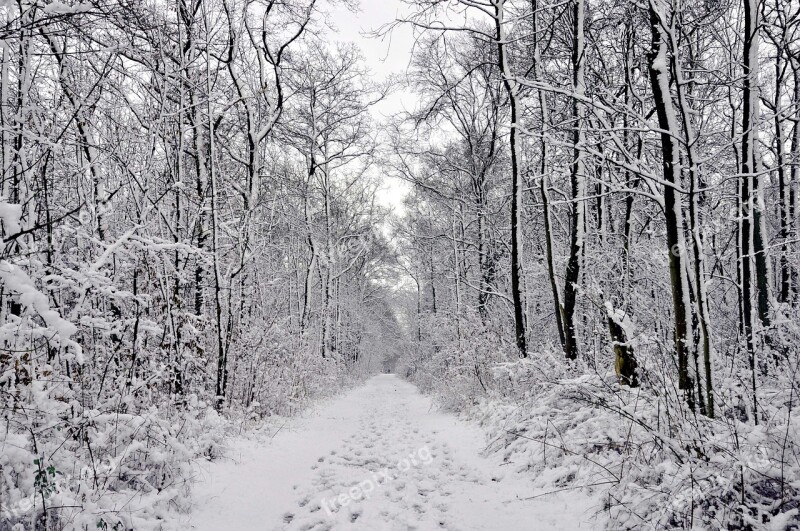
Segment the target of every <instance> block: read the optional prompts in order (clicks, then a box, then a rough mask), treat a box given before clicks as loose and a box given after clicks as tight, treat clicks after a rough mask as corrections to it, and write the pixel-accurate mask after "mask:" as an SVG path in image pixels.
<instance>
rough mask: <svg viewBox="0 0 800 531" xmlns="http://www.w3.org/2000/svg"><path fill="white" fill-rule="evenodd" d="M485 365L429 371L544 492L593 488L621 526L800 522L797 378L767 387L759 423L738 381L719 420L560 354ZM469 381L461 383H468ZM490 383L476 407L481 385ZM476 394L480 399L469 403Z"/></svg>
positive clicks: (494, 447) (429, 384)
mask: <svg viewBox="0 0 800 531" xmlns="http://www.w3.org/2000/svg"><path fill="white" fill-rule="evenodd" d="M531 358H534V359H536V361H535V362H534V361H529V360H530V358H529V359H528V360H521V361H517V362H512V363H495V364H494V365H493V366H492V370H491V371H490V372H489V373H487V374H484V375H483V378H482V379H483V383H476V382H477V378H474V377H473V378H470V377H469V373H470V372H472V373H474V367H469V369H465V370H464V374H463V375H462V378H461V379H460V380H459V379H451V381H452V382H454V384H453V385H450V386H438V385H436V384H435V382H433V381H431V380H432V379H431V377H430V376H429V375H428V376H417V375H415V379H418V380H420V381H421V382H422V384H423V385H424V386H425V387H426V388H427V389H428V390H429V391H433V390H436V394H437V396H438V398H439V401H440V403H441V404H442V405H443V406H444V407H447V408H450V409H458V410H461V411H462V412H463V414H464V415H466V416H467V417H469V418H470V419H472V420H473V421H476V422H479V423H480V424H481V425H482V426H483V428H484V429H485V430H486V432H487V437H488V441H489V444H488V446H487V448H488V452H490V453H498V454H501V455H502V456H503V459H504V460H505V461H506V462H508V463H509V464H510V465H511V466H513V467H514V468H515V470H516V471H517V472H518V473H521V474H526V475H528V476H529V477H531V478H532V479H533V481H534V486H535V487H537V488H538V490H541V491H542V492H548V491H561V490H573V489H586V490H588V491H590V492H591V493H592V494H595V495H597V494H598V493H601V495H602V498H603V499H604V500H605V503H604V506H602V507H598V508H597V511H598V512H604V513H605V514H606V518H605V519H606V520H607V522H608V528H610V529H680V528H687V529H688V528H694V529H762V528H769V529H786V528H790V527H791V526H797V525H799V524H800V514H799V513H798V507H799V506H800V461H798V456H799V455H800V446H798V443H800V430H798V425H800V418H798V413H797V408H796V407H792V403H793V401H794V397H793V393H794V391H793V385H792V384H791V378H792V377H791V376H787V377H786V379H785V380H784V381H783V383H785V384H786V386H785V387H781V388H773V389H762V390H761V391H760V392H759V396H760V397H761V403H760V405H759V407H760V410H761V411H762V415H761V416H760V417H759V422H758V424H756V423H755V422H753V419H751V418H748V416H747V414H746V408H744V407H743V404H742V400H743V399H742V398H741V397H742V396H743V395H746V393H744V390H743V389H742V388H741V386H740V385H739V383H738V382H734V381H725V382H723V385H722V386H720V388H718V390H717V395H718V402H719V404H720V405H719V409H718V412H717V418H716V419H709V418H707V417H704V416H702V415H699V414H698V415H695V414H692V413H691V412H689V411H688V410H687V408H686V407H685V406H684V405H683V402H682V400H681V399H680V398H679V397H678V396H673V395H669V394H666V395H664V394H661V395H659V394H658V393H656V392H655V391H654V388H655V387H654V386H647V385H644V386H643V387H641V388H637V389H630V388H628V387H626V386H619V385H617V383H616V376H615V375H614V374H613V372H611V373H608V374H596V373H595V374H590V375H582V376H576V375H577V374H581V373H583V372H584V370H583V369H585V368H577V367H572V368H569V367H565V366H564V364H563V362H562V361H561V359H560V357H559V356H557V355H537V356H531ZM459 382H460V383H459ZM476 385H477V386H479V387H483V386H485V387H487V389H488V391H487V392H484V393H483V394H482V398H480V399H479V400H475V399H474V398H472V397H474V396H475V395H474V394H472V391H474V387H475V386H476ZM464 397H470V398H469V399H468V400H464V399H463V398H464Z"/></svg>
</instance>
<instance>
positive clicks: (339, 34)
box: [328, 0, 414, 214]
mask: <svg viewBox="0 0 800 531" xmlns="http://www.w3.org/2000/svg"><path fill="white" fill-rule="evenodd" d="M403 8H404V6H403V4H402V2H400V0H362V1H361V2H360V6H359V9H358V10H357V11H355V12H353V11H351V10H348V9H347V8H345V7H343V6H330V4H329V6H328V10H329V11H330V13H331V17H330V23H331V25H332V26H334V27H335V28H336V30H337V31H336V33H335V34H333V35H332V38H333V39H334V40H339V41H344V42H354V43H356V44H357V45H358V46H359V47H360V48H361V53H362V54H363V55H364V59H365V60H366V63H367V66H368V67H369V69H370V70H371V71H372V73H373V74H374V75H375V80H376V81H378V80H383V79H385V78H386V77H387V76H389V75H391V74H399V75H405V72H406V68H407V66H408V62H409V60H410V58H411V50H412V47H413V45H414V39H413V35H412V30H411V28H410V27H408V26H402V27H399V28H396V29H394V30H393V31H392V33H391V34H390V35H388V36H386V37H384V38H382V39H380V38H375V37H371V36H370V35H369V34H370V33H372V32H373V31H375V30H378V29H379V28H381V27H382V26H384V25H385V24H389V23H391V22H392V21H394V20H395V19H396V18H397V16H398V14H399V13H401V10H402V9H403ZM413 107H414V97H413V95H411V94H409V93H407V92H404V91H396V92H395V93H394V94H392V95H390V96H389V97H388V98H387V99H386V100H384V101H383V102H381V103H380V104H379V105H377V106H376V107H375V109H374V112H373V114H374V115H375V118H376V120H379V119H382V118H383V117H384V116H387V115H391V114H394V113H396V112H399V111H402V110H404V109H406V108H407V109H409V110H411V109H413ZM383 182H384V185H383V187H382V188H383V189H382V190H381V193H380V195H379V199H380V201H381V202H382V203H383V204H384V205H386V206H389V207H391V208H394V209H395V211H396V212H397V213H398V214H402V201H403V198H404V197H405V195H406V193H407V192H408V189H409V187H408V185H407V183H405V182H404V181H400V180H398V179H391V178H384V179H383Z"/></svg>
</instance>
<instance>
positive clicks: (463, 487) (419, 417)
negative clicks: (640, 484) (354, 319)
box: [187, 375, 593, 531]
mask: <svg viewBox="0 0 800 531" xmlns="http://www.w3.org/2000/svg"><path fill="white" fill-rule="evenodd" d="M484 446H485V443H484V439H483V434H482V432H481V431H480V430H479V429H478V428H476V427H473V426H470V425H468V424H466V423H464V422H461V421H459V420H458V419H456V418H455V417H454V416H452V415H448V414H443V413H440V412H436V411H434V410H433V408H432V407H431V402H430V400H429V399H427V398H425V397H423V396H422V395H421V394H420V393H419V391H418V390H417V389H416V388H415V387H414V386H413V385H411V384H409V383H407V382H405V381H403V380H401V379H400V378H397V377H396V376H393V375H380V376H376V377H374V378H372V379H370V380H369V381H368V382H367V383H366V384H365V385H364V386H362V387H359V388H358V389H355V390H353V391H351V392H349V393H348V394H347V395H345V396H344V397H342V398H340V399H337V400H334V401H330V402H328V403H327V404H324V405H323V407H321V408H320V409H318V410H317V411H315V412H311V413H310V414H308V415H307V416H306V417H304V418H301V419H298V421H297V422H294V423H293V427H292V428H291V429H288V428H284V429H283V430H281V431H280V432H278V433H277V435H275V436H274V437H272V438H271V439H267V440H262V441H257V440H243V439H239V440H235V441H234V444H233V446H232V448H231V450H230V452H229V459H223V460H219V461H217V462H215V463H210V464H206V465H203V467H202V471H201V478H202V480H201V483H200V484H199V485H198V486H197V487H196V488H195V494H194V498H195V503H196V508H195V510H194V512H193V513H192V514H191V515H190V517H189V518H190V522H188V525H187V527H188V528H191V529H196V530H201V531H227V530H237V531H247V530H272V529H287V530H324V529H353V530H356V529H365V530H371V531H372V530H375V531H380V530H384V529H385V530H393V529H397V530H406V529H422V530H426V529H450V530H466V529H503V530H514V529H520V530H539V529H565V530H575V529H590V528H591V527H592V521H593V518H592V514H593V510H592V509H591V503H590V501H589V500H587V499H586V497H585V496H583V495H581V494H580V493H578V492H575V491H573V492H571V493H561V494H552V495H546V496H542V497H537V498H535V499H528V500H525V499H524V498H529V497H531V496H533V495H536V494H537V492H535V491H533V489H532V488H531V487H530V486H529V485H528V482H527V481H526V480H525V479H524V478H523V477H522V476H521V475H517V474H511V473H507V470H508V468H509V467H503V466H500V464H499V463H496V462H495V461H492V460H490V459H487V458H484V457H481V456H480V453H481V450H482V449H483V448H484ZM508 472H510V471H508Z"/></svg>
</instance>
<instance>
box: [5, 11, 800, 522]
mask: <svg viewBox="0 0 800 531" xmlns="http://www.w3.org/2000/svg"><path fill="white" fill-rule="evenodd" d="M363 2H364V3H366V2H368V0H363ZM382 3H383V4H386V6H385V10H386V11H387V12H389V13H390V14H391V16H390V19H391V21H390V22H388V23H385V24H381V25H379V26H378V27H374V28H372V29H371V31H370V32H368V33H369V34H368V35H366V36H363V35H362V36H360V37H359V36H358V35H341V34H339V35H337V34H336V33H335V31H334V30H335V28H333V27H332V23H331V22H330V17H329V14H330V10H331V9H334V8H335V9H349V10H352V11H353V12H355V13H358V9H359V7H358V3H357V1H354V0H86V1H82V2H79V1H77V0H64V1H59V0H52V1H51V0H1V1H0V54H2V57H1V58H0V135H2V138H1V139H0V142H1V143H2V151H1V152H0V171H1V172H2V176H1V177H0V238H1V239H2V246H1V247H0V253H2V254H0V415H1V420H2V430H0V530H3V531H5V530H13V531H21V530H26V529H37V530H38V529H41V530H61V529H81V530H82V529H109V530H110V529H114V530H118V529H119V530H122V529H137V530H138V529H179V528H180V524H179V522H180V521H181V520H180V519H181V515H182V514H186V513H188V512H191V510H192V487H193V484H194V482H195V479H196V478H195V475H196V474H195V473H194V468H193V467H194V463H196V462H198V461H213V460H215V459H219V458H220V457H221V456H222V455H223V454H224V450H225V447H226V441H227V440H228V439H229V438H230V437H232V436H234V435H237V434H241V433H242V432H246V431H248V430H252V429H256V428H257V427H258V426H261V425H264V423H270V422H275V421H276V420H275V419H290V418H293V417H295V416H297V415H300V414H302V412H303V411H306V410H307V409H308V408H309V407H312V406H313V405H314V404H315V403H317V402H319V401H320V400H324V399H327V398H329V397H332V396H336V395H338V394H340V393H343V392H346V391H347V390H348V389H352V388H356V387H358V386H359V385H361V384H362V383H363V382H364V381H365V380H367V379H368V378H370V377H371V376H373V375H375V374H379V373H382V372H391V373H395V374H396V375H398V376H399V377H402V378H403V379H406V380H408V381H410V382H412V383H413V384H415V385H416V386H417V387H418V388H419V389H420V390H421V391H422V392H423V393H425V394H426V395H428V396H430V397H431V398H432V400H433V401H434V403H435V404H437V407H439V408H441V409H442V410H443V411H448V412H453V413H454V414H457V415H458V416H459V418H462V419H465V420H466V421H467V422H470V423H472V424H475V425H479V426H480V427H481V428H482V429H483V430H485V432H486V433H487V444H486V453H487V454H490V455H494V456H496V457H497V458H498V459H503V461H504V463H508V464H511V465H512V466H510V467H507V468H509V469H513V473H514V474H519V475H524V476H525V477H527V478H529V479H530V481H531V482H532V483H531V484H532V485H533V486H535V487H537V488H547V489H550V490H551V491H553V490H556V489H559V490H568V491H569V492H579V491H582V492H589V493H591V494H592V495H594V496H596V499H597V500H599V501H598V506H597V507H596V508H595V514H596V515H598V516H597V520H596V521H595V525H596V526H597V527H598V528H608V529H690V528H698V529H762V528H763V529H790V528H796V527H797V526H800V427H799V426H800V417H798V415H800V414H799V413H798V411H797V410H798V404H796V403H795V402H794V396H795V393H796V392H798V387H800V374H798V370H800V236H799V235H798V231H800V213H799V209H800V4H798V3H797V2H795V1H793V0H693V1H680V0H615V1H610V0H391V1H390V0H386V1H385V2H382ZM395 13H396V15H395ZM399 31H408V32H410V34H411V35H413V46H412V48H411V50H409V52H408V54H409V55H408V57H409V59H408V64H403V65H393V67H395V68H396V69H397V73H395V74H393V75H389V76H385V77H384V76H378V75H375V74H374V73H373V72H372V71H371V70H370V68H369V67H368V66H367V63H366V61H365V59H364V56H363V53H362V50H361V48H360V45H359V42H362V41H364V40H365V39H367V40H366V41H365V42H366V44H363V42H362V45H363V46H370V44H369V39H373V40H376V41H380V40H388V39H391V38H392V36H393V35H395V34H396V33H397V32H399ZM359 39H360V40H359ZM398 92H401V93H404V94H405V95H406V97H405V99H406V100H410V101H412V102H413V106H411V107H408V108H406V107H403V108H399V107H398V108H396V109H393V111H392V112H390V113H386V112H378V111H377V109H378V108H381V109H383V108H385V105H386V102H387V101H388V100H390V99H391V98H392V97H393V96H394V95H396V94H397V93H398ZM397 183H403V184H402V185H399V184H397ZM387 187H388V188H389V194H396V195H398V196H402V199H401V201H402V208H392V207H391V205H389V204H388V203H387V202H386V201H384V200H382V199H381V194H382V193H384V194H385V193H386V188H387ZM382 191H383V192H382ZM492 481H494V479H493V480H492ZM290 520H291V519H290ZM353 521H355V520H353ZM286 523H287V524H288V523H290V522H286ZM269 528H270V529H271V528H272V527H269ZM328 528H330V527H319V529H328ZM337 528H338V527H337ZM423 528H424V527H423ZM519 528H520V529H530V528H531V527H529V525H522V524H520V527H519ZM309 529H311V528H309ZM313 529H317V528H316V527H313Z"/></svg>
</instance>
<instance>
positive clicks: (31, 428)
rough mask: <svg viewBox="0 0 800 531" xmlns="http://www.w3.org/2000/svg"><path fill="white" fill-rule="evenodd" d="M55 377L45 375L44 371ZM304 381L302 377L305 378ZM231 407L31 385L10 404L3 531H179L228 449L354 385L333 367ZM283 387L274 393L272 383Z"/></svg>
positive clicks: (147, 390)
mask: <svg viewBox="0 0 800 531" xmlns="http://www.w3.org/2000/svg"><path fill="white" fill-rule="evenodd" d="M40 368H41V370H43V371H44V372H50V371H49V370H48V368H47V367H46V366H44V367H40ZM298 374H300V373H298ZM298 374H296V375H295V378H293V379H285V380H283V381H281V380H276V379H270V378H269V377H270V376H273V377H275V378H280V375H278V374H264V375H263V377H264V378H265V379H268V381H271V382H272V385H269V386H264V387H263V388H261V389H260V390H259V392H257V393H251V394H250V395H248V396H249V397H250V398H252V400H250V401H249V403H248V404H247V405H245V404H244V403H243V401H241V400H235V401H232V403H231V404H230V405H229V406H228V407H227V408H226V409H225V411H224V414H218V413H217V411H216V410H215V408H214V404H212V403H209V402H208V401H203V400H201V399H199V398H198V396H197V395H195V394H190V395H186V396H185V398H184V399H182V400H177V401H169V400H165V401H164V402H165V403H164V404H161V405H153V404H157V403H158V399H157V395H158V387H159V386H158V385H157V384H154V383H153V382H150V385H141V386H137V385H134V389H127V388H126V387H125V386H124V384H123V385H121V386H119V391H118V392H115V393H111V394H108V395H106V396H104V397H103V399H102V400H97V399H96V397H91V396H87V394H86V393H85V392H83V391H82V388H83V386H81V385H80V384H79V380H77V378H76V379H68V378H60V379H55V378H53V377H52V375H51V377H50V378H49V379H44V378H34V379H31V381H30V382H29V383H28V384H27V385H24V386H23V385H17V386H16V387H15V390H16V396H8V395H6V397H5V399H6V404H5V405H6V406H7V407H6V408H5V409H4V415H3V424H4V426H3V430H2V431H0V531H7V530H14V531H22V530H28V529H42V530H45V529H47V530H51V529H52V530H61V529H136V530H142V529H178V528H180V523H179V522H180V518H181V513H185V512H186V511H187V510H188V509H189V508H190V504H191V488H192V484H193V482H194V480H195V479H196V477H195V476H196V470H197V469H196V467H195V466H194V465H193V462H195V461H197V460H213V459H216V458H217V457H219V456H220V455H222V454H223V453H224V448H225V445H226V439H227V438H228V437H230V436H239V435H241V434H243V433H247V432H250V431H252V430H255V429H258V428H261V427H263V426H264V425H265V424H268V425H277V424H280V423H281V422H283V415H289V414H293V413H296V412H298V411H300V410H302V409H303V408H304V407H306V406H307V405H308V404H309V403H310V402H312V401H313V400H315V399H317V398H321V397H324V396H329V395H331V394H333V393H336V392H337V391H338V390H341V389H343V388H345V387H349V386H351V385H353V383H354V378H355V377H354V376H347V377H345V375H344V374H342V372H341V370H340V369H339V368H337V367H335V366H334V365H333V364H330V365H329V366H328V367H317V370H316V371H312V372H309V373H303V374H305V378H301V376H302V374H300V375H298ZM276 381H277V382H280V385H275V382H276Z"/></svg>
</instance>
